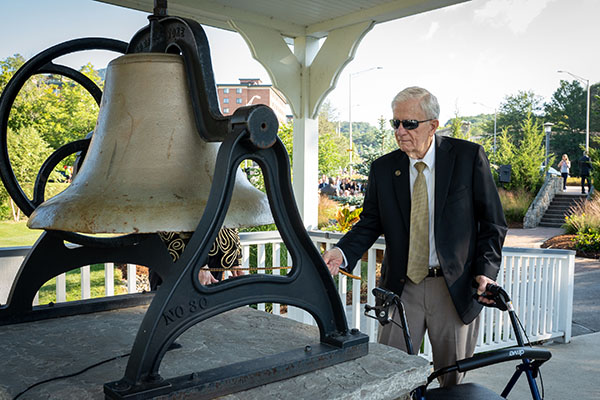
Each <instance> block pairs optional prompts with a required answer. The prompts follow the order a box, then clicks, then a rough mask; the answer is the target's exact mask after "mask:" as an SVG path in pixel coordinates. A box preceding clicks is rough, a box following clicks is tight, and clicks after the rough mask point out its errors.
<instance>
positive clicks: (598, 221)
mask: <svg viewBox="0 0 600 400" xmlns="http://www.w3.org/2000/svg"><path fill="white" fill-rule="evenodd" d="M569 211H570V215H569V216H568V217H566V218H565V224H564V225H563V228H564V229H565V230H566V231H567V233H569V234H575V233H580V232H587V231H589V230H590V229H591V230H593V231H600V197H599V196H595V197H594V198H593V199H592V200H590V201H582V202H579V203H577V204H576V205H575V206H573V207H571V208H570V210H569Z"/></svg>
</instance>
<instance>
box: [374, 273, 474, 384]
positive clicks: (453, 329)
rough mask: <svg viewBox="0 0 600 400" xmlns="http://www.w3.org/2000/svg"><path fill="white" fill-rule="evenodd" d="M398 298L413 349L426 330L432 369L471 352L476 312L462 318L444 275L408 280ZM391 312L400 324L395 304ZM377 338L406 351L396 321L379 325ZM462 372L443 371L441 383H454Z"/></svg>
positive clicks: (468, 355)
mask: <svg viewBox="0 0 600 400" xmlns="http://www.w3.org/2000/svg"><path fill="white" fill-rule="evenodd" d="M401 300H402V303H403V304H404V310H405V313H406V319H407V321H408V328H409V331H410V336H411V342H412V347H413V349H414V351H415V352H418V351H419V349H420V348H421V343H422V342H423V337H424V336H425V331H427V332H428V335H429V341H430V342H431V347H432V352H433V367H434V369H435V370H438V369H440V368H443V367H447V366H450V365H453V364H454V363H455V362H456V361H457V360H461V359H463V358H468V357H471V356H472V355H473V352H474V350H475V345H476V343H477V335H478V333H479V316H478V317H477V318H476V319H475V320H474V321H473V322H472V323H470V324H469V325H465V324H464V323H463V322H462V320H461V319H460V317H459V316H458V313H457V312H456V308H455V307H454V303H453V302H452V298H451V297H450V293H449V292H448V288H447V287H446V282H445V281H444V278H443V277H436V278H425V279H423V280H422V281H421V282H420V283H419V284H418V285H415V284H414V283H412V282H410V281H409V280H407V283H406V285H405V286H404V290H403V292H402V296H401ZM390 314H391V317H392V318H393V320H394V321H396V322H397V323H399V324H400V316H399V313H398V310H397V308H396V306H393V307H392V309H391V310H390ZM377 341H378V342H379V343H382V344H386V345H388V346H393V347H396V348H398V349H401V350H404V351H407V347H406V343H405V341H404V336H403V333H402V329H401V328H399V327H398V326H396V325H395V324H391V323H390V324H387V325H385V326H380V327H379V335H378V338H377ZM463 376H464V373H458V372H453V373H449V374H445V375H443V376H441V377H440V378H439V381H440V385H441V386H452V385H457V384H459V383H460V381H461V380H462V378H463Z"/></svg>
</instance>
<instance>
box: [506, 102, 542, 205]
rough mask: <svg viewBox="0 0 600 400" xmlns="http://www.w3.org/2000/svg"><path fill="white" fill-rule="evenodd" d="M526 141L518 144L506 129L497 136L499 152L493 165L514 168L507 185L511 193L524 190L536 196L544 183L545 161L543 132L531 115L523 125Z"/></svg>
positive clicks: (522, 140) (522, 130)
mask: <svg viewBox="0 0 600 400" xmlns="http://www.w3.org/2000/svg"><path fill="white" fill-rule="evenodd" d="M519 128H520V131H521V132H522V133H523V138H522V139H521V140H520V141H518V142H516V141H515V140H514V137H515V135H511V134H510V133H509V131H508V129H507V128H504V129H503V130H502V133H501V134H500V135H499V136H498V138H497V139H498V150H497V152H496V156H495V159H494V162H495V163H496V164H497V166H499V165H511V167H512V168H511V180H510V183H507V184H505V188H506V189H508V190H513V189H518V188H521V189H524V190H526V191H528V192H532V193H535V192H536V191H537V190H538V189H539V188H540V186H541V185H542V183H543V181H544V174H543V172H542V171H540V166H541V165H542V163H543V162H544V159H545V151H546V150H545V146H544V131H543V129H542V128H541V127H540V124H539V122H537V121H534V118H533V116H532V115H531V114H527V117H526V119H525V120H524V121H523V122H522V123H521V125H520V127H519Z"/></svg>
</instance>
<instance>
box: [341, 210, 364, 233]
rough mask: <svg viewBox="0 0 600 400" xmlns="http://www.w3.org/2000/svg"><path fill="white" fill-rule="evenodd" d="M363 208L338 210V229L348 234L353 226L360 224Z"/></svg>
mask: <svg viewBox="0 0 600 400" xmlns="http://www.w3.org/2000/svg"><path fill="white" fill-rule="evenodd" d="M361 212H362V208H354V209H353V208H351V207H348V206H344V207H342V208H340V209H338V211H337V214H336V215H335V219H336V220H337V224H338V229H339V231H340V232H348V231H349V230H350V228H352V225H354V224H355V223H357V222H358V220H359V219H360V217H359V216H360V213H361Z"/></svg>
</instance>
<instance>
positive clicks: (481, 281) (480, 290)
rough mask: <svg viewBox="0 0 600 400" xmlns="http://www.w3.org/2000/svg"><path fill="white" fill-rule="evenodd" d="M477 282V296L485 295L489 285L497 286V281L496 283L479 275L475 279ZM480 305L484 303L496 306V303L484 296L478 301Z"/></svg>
mask: <svg viewBox="0 0 600 400" xmlns="http://www.w3.org/2000/svg"><path fill="white" fill-rule="evenodd" d="M475 281H476V282H477V285H478V286H477V294H478V295H482V294H485V292H486V290H485V289H486V287H487V285H488V284H490V283H491V284H492V285H497V283H496V281H494V280H493V279H490V278H488V277H487V276H485V275H477V276H476V277H475ZM477 301H479V302H480V303H484V304H495V302H494V301H493V300H490V299H486V298H485V297H483V296H479V299H478V300H477Z"/></svg>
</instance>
